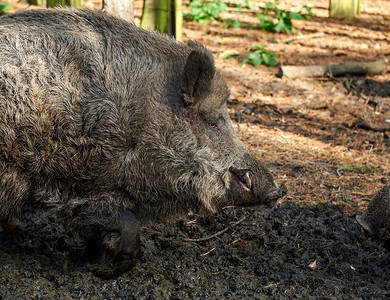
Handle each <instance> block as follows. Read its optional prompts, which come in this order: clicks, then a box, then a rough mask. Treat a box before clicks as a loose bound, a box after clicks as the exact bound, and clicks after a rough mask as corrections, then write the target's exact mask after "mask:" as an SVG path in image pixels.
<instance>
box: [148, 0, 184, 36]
mask: <svg viewBox="0 0 390 300" xmlns="http://www.w3.org/2000/svg"><path fill="white" fill-rule="evenodd" d="M181 7H182V0H144V7H143V11H142V19H141V26H142V28H145V29H151V30H154V29H157V30H158V31H160V32H161V33H167V34H171V35H173V36H175V37H176V39H178V40H182V38H183V29H182V24H183V12H182V9H181Z"/></svg>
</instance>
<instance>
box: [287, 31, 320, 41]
mask: <svg viewBox="0 0 390 300" xmlns="http://www.w3.org/2000/svg"><path fill="white" fill-rule="evenodd" d="M322 36H325V33H323V32H316V33H311V34H303V35H297V36H294V37H292V38H289V39H286V40H284V41H283V43H291V42H293V41H296V40H303V39H310V38H316V37H322Z"/></svg>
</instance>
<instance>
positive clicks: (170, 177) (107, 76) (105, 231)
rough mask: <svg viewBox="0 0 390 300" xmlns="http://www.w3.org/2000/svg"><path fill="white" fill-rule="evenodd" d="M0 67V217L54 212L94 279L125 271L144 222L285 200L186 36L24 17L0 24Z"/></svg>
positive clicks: (83, 15) (105, 19) (64, 15)
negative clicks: (85, 254)
mask: <svg viewBox="0 0 390 300" xmlns="http://www.w3.org/2000/svg"><path fill="white" fill-rule="evenodd" d="M0 60H1V63H0V220H5V221H6V220H9V219H11V218H13V217H15V216H16V217H17V216H19V215H20V214H21V213H22V212H23V211H25V210H28V209H37V208H38V207H41V208H46V209H51V210H53V211H54V212H55V213H57V214H58V216H59V217H60V219H61V220H63V221H65V224H67V226H69V227H70V229H72V230H75V231H76V232H77V233H78V234H79V235H80V236H81V237H83V238H84V239H85V240H86V244H87V251H88V249H90V250H91V251H93V250H92V249H95V252H96V249H100V250H99V251H97V253H94V254H92V256H93V257H94V258H96V260H97V261H99V263H100V264H101V265H102V268H101V269H100V270H101V271H102V272H103V273H105V272H106V273H107V274H108V273H109V274H112V273H120V272H123V271H125V270H127V269H128V268H129V267H130V266H131V265H132V264H134V262H135V260H136V258H137V257H138V255H139V227H138V226H139V225H138V223H139V222H142V221H143V220H148V219H153V220H155V219H159V218H166V217H168V216H170V215H172V214H177V213H180V212H185V211H186V210H188V209H189V208H193V209H201V210H206V211H216V210H217V209H218V208H219V207H221V206H222V205H226V204H235V205H256V204H270V203H273V202H274V201H275V200H276V199H277V198H278V197H280V196H282V195H283V194H284V193H285V188H284V187H283V188H278V186H277V185H276V184H275V183H274V181H273V178H272V176H271V174H270V173H269V172H268V171H267V170H266V168H264V167H263V166H262V164H261V163H260V162H259V161H258V160H257V159H256V158H254V157H253V156H252V155H251V154H250V153H249V152H248V150H247V149H246V147H245V146H244V145H243V144H242V143H241V142H240V141H239V140H238V138H237V137H236V135H235V133H234V130H233V127H232V125H231V122H230V118H229V115H228V112H227V107H226V100H227V99H228V97H229V90H228V88H227V86H226V83H225V81H224V80H223V79H222V77H221V75H220V74H219V72H218V71H217V70H216V69H215V66H214V60H213V57H212V55H211V53H210V52H209V51H208V50H207V49H206V48H205V47H203V46H202V45H200V44H198V43H196V42H193V41H189V42H188V43H187V44H183V43H180V42H176V41H175V40H174V39H172V38H169V37H165V36H162V35H160V34H158V33H156V32H151V31H145V30H143V29H141V28H138V27H136V26H134V25H132V24H129V23H127V22H125V21H123V20H120V19H117V18H114V17H112V16H110V15H108V14H105V13H102V12H92V11H88V10H73V9H45V10H29V11H23V12H19V13H16V14H13V15H7V16H4V17H1V18H0ZM102 261H103V262H102ZM110 272H111V273H110Z"/></svg>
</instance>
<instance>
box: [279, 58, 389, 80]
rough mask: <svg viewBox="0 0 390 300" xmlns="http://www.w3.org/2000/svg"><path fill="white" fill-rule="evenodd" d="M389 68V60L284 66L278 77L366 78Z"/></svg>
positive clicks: (280, 69)
mask: <svg viewBox="0 0 390 300" xmlns="http://www.w3.org/2000/svg"><path fill="white" fill-rule="evenodd" d="M386 67H387V60H384V59H383V60H377V61H371V62H354V63H348V64H340V65H316V66H282V67H280V68H279V71H278V73H277V74H276V77H279V78H282V77H283V76H286V77H290V78H293V77H324V76H329V77H337V76H345V75H357V76H365V75H368V74H372V75H373V74H381V73H382V72H383V71H384V70H386Z"/></svg>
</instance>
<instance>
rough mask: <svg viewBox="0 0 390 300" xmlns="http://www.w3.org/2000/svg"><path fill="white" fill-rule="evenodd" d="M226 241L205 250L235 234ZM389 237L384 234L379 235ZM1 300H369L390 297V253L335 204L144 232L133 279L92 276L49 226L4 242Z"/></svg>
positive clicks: (202, 219) (183, 222)
mask: <svg viewBox="0 0 390 300" xmlns="http://www.w3.org/2000/svg"><path fill="white" fill-rule="evenodd" d="M243 216H246V218H245V220H244V221H242V222H241V223H240V224H238V225H237V226H235V227H232V228H230V229H229V230H228V231H226V232H225V233H223V234H221V235H219V236H217V237H215V238H212V239H209V240H206V241H203V242H189V241H187V239H188V238H199V237H205V236H206V237H207V236H210V235H212V234H213V233H216V232H219V231H220V230H223V229H224V228H229V227H230V224H231V223H233V222H236V221H237V220H239V219H241V218H242V217H243ZM380 234H383V233H380ZM0 241H1V243H0V261H1V265H0V298H1V299H24V298H29V299H60V298H61V299H76V298H77V299H269V298H270V297H272V298H278V299H291V298H299V299H314V298H315V299H318V298H322V299H323V298H327V299H330V298H335V299H369V298H371V299H372V298H376V299H378V298H382V299H384V298H386V297H390V292H389V290H390V252H389V245H388V244H386V242H384V241H383V239H379V238H378V237H370V236H368V235H366V234H365V233H364V232H362V230H361V228H360V227H359V226H358V225H357V224H356V222H355V214H354V213H345V212H344V211H343V207H342V206H340V205H334V204H330V203H326V204H317V205H315V206H307V205H297V204H294V203H291V202H285V203H283V204H282V205H281V206H280V207H278V208H274V209H260V208H256V209H234V208H227V209H225V210H223V211H222V212H220V213H219V214H217V215H208V216H196V215H195V216H194V217H192V218H191V219H180V220H177V221H172V222H169V223H167V224H160V223H159V224H152V225H151V226H148V227H147V228H144V229H143V238H142V243H143V250H144V254H143V257H142V259H141V261H140V262H139V263H138V265H137V266H136V267H135V268H134V269H133V270H132V271H130V272H129V273H127V274H125V275H122V276H120V277H117V278H115V279H111V280H101V279H99V278H97V277H95V276H93V275H92V274H91V273H90V272H89V271H88V268H87V266H86V265H85V263H84V261H83V255H82V245H81V244H80V243H77V242H75V239H74V238H72V237H70V236H69V235H68V234H67V233H66V232H65V231H64V230H63V229H62V228H61V227H58V226H56V224H55V222H54V220H53V219H51V218H50V217H48V216H44V215H43V216H34V217H32V216H27V217H26V218H24V219H23V220H22V221H21V222H20V224H19V225H18V227H17V228H5V227H4V226H3V229H2V231H1V232H0Z"/></svg>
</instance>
